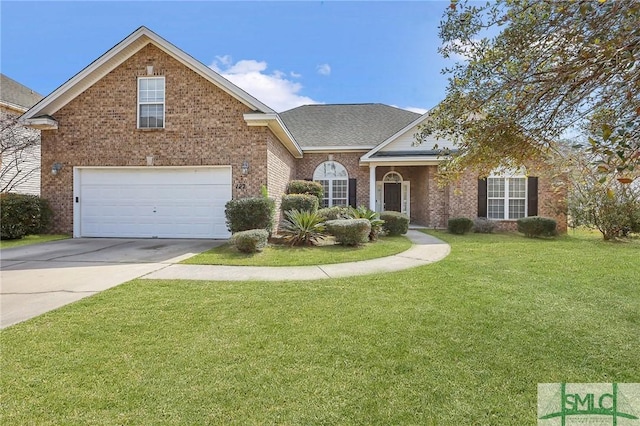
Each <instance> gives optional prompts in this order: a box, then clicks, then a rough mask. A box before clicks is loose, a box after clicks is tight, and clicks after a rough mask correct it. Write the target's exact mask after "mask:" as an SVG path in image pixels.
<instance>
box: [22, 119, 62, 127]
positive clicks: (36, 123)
mask: <svg viewBox="0 0 640 426" xmlns="http://www.w3.org/2000/svg"><path fill="white" fill-rule="evenodd" d="M20 122H21V123H22V124H23V125H24V126H27V127H31V128H33V129H37V130H57V129H58V122H57V121H56V120H55V119H54V118H53V117H49V116H43V117H34V118H26V119H21V120H20Z"/></svg>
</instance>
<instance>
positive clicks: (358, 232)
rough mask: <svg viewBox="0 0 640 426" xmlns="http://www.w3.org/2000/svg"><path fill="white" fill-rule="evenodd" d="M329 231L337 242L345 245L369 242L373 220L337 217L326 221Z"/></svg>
mask: <svg viewBox="0 0 640 426" xmlns="http://www.w3.org/2000/svg"><path fill="white" fill-rule="evenodd" d="M325 225H326V227H327V231H328V232H329V233H330V234H331V235H333V236H334V237H335V238H336V242H337V243H339V244H342V245H345V246H359V245H361V244H365V243H367V242H369V233H370V232H371V222H369V220H367V219H337V220H329V221H327V222H325Z"/></svg>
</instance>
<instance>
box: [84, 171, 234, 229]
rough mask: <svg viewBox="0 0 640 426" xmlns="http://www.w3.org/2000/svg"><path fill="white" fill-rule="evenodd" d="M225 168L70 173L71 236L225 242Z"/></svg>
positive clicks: (227, 175) (228, 193) (228, 178)
mask: <svg viewBox="0 0 640 426" xmlns="http://www.w3.org/2000/svg"><path fill="white" fill-rule="evenodd" d="M230 199H231V167H180V168H170V167H167V168H163V167H153V168H151V167H149V168H96V169H92V168H76V170H75V184H74V222H75V224H76V225H75V231H74V234H75V236H78V237H135V238H227V237H228V236H229V231H228V230H227V227H226V225H225V215H224V206H225V204H226V202H227V201H229V200H230Z"/></svg>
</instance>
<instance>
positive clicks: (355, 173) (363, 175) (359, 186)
mask: <svg viewBox="0 0 640 426" xmlns="http://www.w3.org/2000/svg"><path fill="white" fill-rule="evenodd" d="M364 154H366V151H360V152H340V153H332V154H327V153H322V154H320V153H306V154H304V158H302V159H300V160H297V165H296V176H297V179H313V172H314V171H315V170H316V168H317V167H318V166H319V165H320V164H322V163H324V162H325V161H329V155H333V161H336V162H338V163H340V164H342V165H343V166H344V167H345V168H346V169H347V173H349V178H350V179H353V178H355V179H356V204H357V205H358V206H369V167H368V166H364V167H363V166H360V164H359V163H360V157H362V156H363V155H364Z"/></svg>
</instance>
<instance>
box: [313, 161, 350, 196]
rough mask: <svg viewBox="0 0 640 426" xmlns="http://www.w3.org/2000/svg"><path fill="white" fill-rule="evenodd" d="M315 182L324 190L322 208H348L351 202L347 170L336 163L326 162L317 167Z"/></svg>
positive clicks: (314, 175)
mask: <svg viewBox="0 0 640 426" xmlns="http://www.w3.org/2000/svg"><path fill="white" fill-rule="evenodd" d="M313 180H314V181H316V182H319V183H320V184H321V185H322V188H323V189H324V198H323V199H322V206H321V207H332V206H346V205H347V204H348V202H349V175H348V174H347V169H345V168H344V166H343V165H342V164H340V163H337V162H335V161H325V162H324V163H322V164H320V165H319V166H318V167H316V170H315V172H313Z"/></svg>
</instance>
